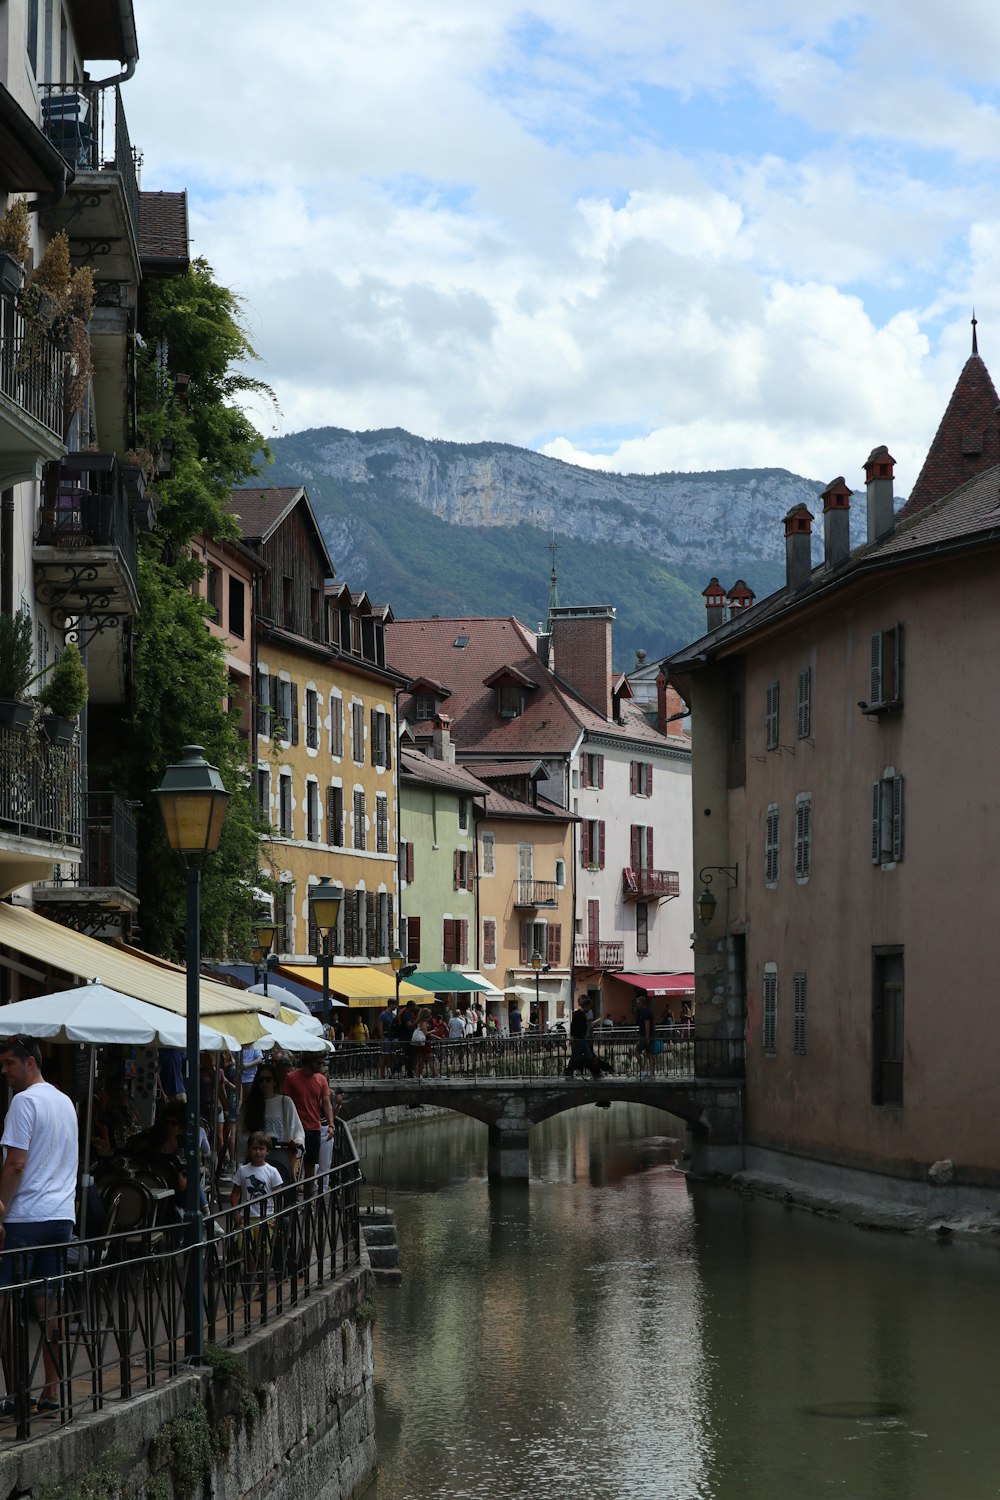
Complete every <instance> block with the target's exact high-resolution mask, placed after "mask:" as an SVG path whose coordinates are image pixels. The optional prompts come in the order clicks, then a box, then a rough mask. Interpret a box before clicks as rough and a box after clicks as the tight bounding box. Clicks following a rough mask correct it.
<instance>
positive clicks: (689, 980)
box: [607, 974, 694, 995]
mask: <svg viewBox="0 0 1000 1500" xmlns="http://www.w3.org/2000/svg"><path fill="white" fill-rule="evenodd" d="M607 977H608V978H609V979H617V980H619V981H620V982H621V983H622V984H631V985H634V986H635V988H636V989H637V990H645V991H646V994H647V995H693V994H694V975H693V974H609V975H608V976H607Z"/></svg>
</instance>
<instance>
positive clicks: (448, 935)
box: [442, 917, 456, 964]
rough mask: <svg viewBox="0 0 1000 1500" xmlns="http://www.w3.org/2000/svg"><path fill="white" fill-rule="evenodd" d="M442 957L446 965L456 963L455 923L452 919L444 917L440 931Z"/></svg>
mask: <svg viewBox="0 0 1000 1500" xmlns="http://www.w3.org/2000/svg"><path fill="white" fill-rule="evenodd" d="M442 956H443V960H444V962H445V963H446V964H453V963H455V962H456V947H455V922H454V919H453V918H452V917H445V919H444V926H443V929H442Z"/></svg>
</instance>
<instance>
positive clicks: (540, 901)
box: [514, 880, 561, 909]
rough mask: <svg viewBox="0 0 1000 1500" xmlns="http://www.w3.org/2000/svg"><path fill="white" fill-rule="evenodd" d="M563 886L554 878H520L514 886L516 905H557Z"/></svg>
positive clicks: (536, 906) (535, 906)
mask: <svg viewBox="0 0 1000 1500" xmlns="http://www.w3.org/2000/svg"><path fill="white" fill-rule="evenodd" d="M560 890H561V886H559V885H557V884H556V882H555V881H554V880H519V881H518V882H517V884H516V886H515V887H514V905H515V906H530V907H532V908H536V909H537V908H538V907H541V906H555V904H556V902H557V901H558V900H559V892H560Z"/></svg>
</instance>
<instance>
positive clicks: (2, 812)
mask: <svg viewBox="0 0 1000 1500" xmlns="http://www.w3.org/2000/svg"><path fill="white" fill-rule="evenodd" d="M5 831H6V832H8V833H15V834H17V835H18V837H20V838H27V839H38V840H40V841H42V842H43V843H46V844H62V845H69V846H71V847H75V848H77V849H78V848H79V847H80V845H81V842H82V836H83V804H82V801H81V798H80V748H79V745H78V743H77V741H76V739H75V738H74V741H73V744H72V745H69V746H66V747H64V746H60V745H51V744H49V742H48V740H47V739H46V738H45V737H44V736H43V735H41V734H38V733H36V732H35V730H34V729H28V730H27V731H24V732H18V731H17V730H13V729H4V728H0V837H2V834H3V832H5Z"/></svg>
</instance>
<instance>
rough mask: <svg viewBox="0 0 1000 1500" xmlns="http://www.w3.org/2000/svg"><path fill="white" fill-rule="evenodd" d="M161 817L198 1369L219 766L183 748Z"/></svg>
mask: <svg viewBox="0 0 1000 1500" xmlns="http://www.w3.org/2000/svg"><path fill="white" fill-rule="evenodd" d="M156 795H157V796H158V797H159V799H160V811H161V813H162V814H163V826H164V829H165V831H166V836H167V843H168V844H169V845H170V848H171V849H173V850H175V851H176V853H178V854H180V855H181V856H182V858H183V859H184V862H185V865H186V867H187V869H186V876H187V901H186V911H185V936H186V951H185V965H186V970H187V1050H186V1055H185V1072H186V1078H185V1082H186V1086H187V1116H186V1121H185V1125H186V1129H185V1165H186V1169H187V1189H186V1193H185V1208H186V1213H187V1219H188V1223H189V1224H190V1237H191V1256H190V1262H189V1266H188V1277H187V1286H186V1292H185V1296H186V1302H187V1309H186V1310H187V1347H188V1353H189V1355H190V1357H191V1359H192V1361H193V1362H194V1363H195V1364H200V1363H201V1362H202V1359H203V1356H204V1348H205V1332H204V1320H203V1318H202V1303H201V1294H202V1283H203V1281H204V1264H205V1225H204V1221H203V1219H202V1213H201V1199H200V1196H199V1192H198V1188H199V1184H200V1182H201V1172H200V1164H199V1151H198V1145H199V1135H200V1130H201V1108H200V1099H199V1097H198V1095H199V1086H200V1082H201V1066H200V1064H201V1060H200V1055H199V1045H198V1043H199V1039H200V1031H201V995H200V991H199V984H200V980H201V869H202V864H203V861H204V857H205V855H206V854H214V853H215V851H216V849H217V848H218V847H219V837H220V835H221V833H222V825H223V822H224V821H225V817H226V807H227V806H228V803H229V793H228V792H227V791H226V788H225V787H224V785H223V783H222V777H221V776H220V775H219V772H218V771H217V769H216V768H215V766H210V765H209V763H208V761H207V760H206V759H205V756H204V753H203V751H202V748H201V746H200V745H185V747H184V750H183V752H182V759H181V760H180V761H179V762H178V763H177V764H176V765H173V766H168V767H167V769H166V771H165V772H164V776H163V780H162V782H161V783H160V785H159V786H158V787H157V789H156Z"/></svg>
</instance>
